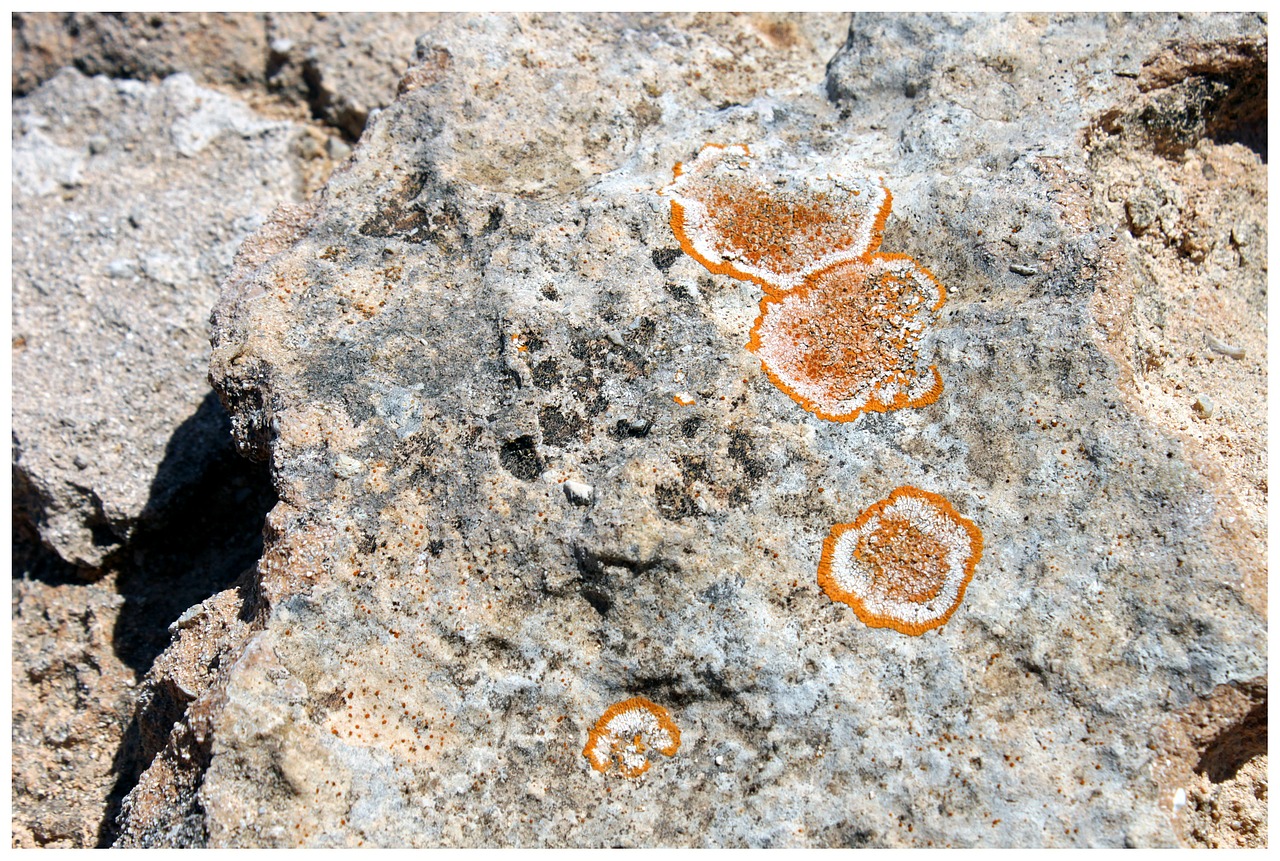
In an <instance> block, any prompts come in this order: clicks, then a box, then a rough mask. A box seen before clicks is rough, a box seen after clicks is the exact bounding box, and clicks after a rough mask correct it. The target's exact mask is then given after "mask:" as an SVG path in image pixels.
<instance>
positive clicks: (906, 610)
mask: <svg viewBox="0 0 1280 861" xmlns="http://www.w3.org/2000/svg"><path fill="white" fill-rule="evenodd" d="M891 499H892V501H891V502H890V503H889V504H888V505H887V506H885V507H884V508H883V509H881V510H880V512H879V513H878V514H876V515H875V516H873V517H870V518H868V519H867V522H866V523H864V524H863V525H862V526H861V527H859V528H854V529H849V530H846V531H845V532H844V533H843V534H842V535H841V536H840V537H839V538H837V539H836V543H835V550H834V552H833V553H832V558H831V578H832V580H833V581H834V582H835V585H836V586H837V587H838V588H839V589H841V590H843V591H844V592H847V593H849V594H851V595H854V596H856V597H857V598H858V600H859V601H860V602H861V603H862V609H863V611H864V612H865V613H866V614H867V615H869V616H873V617H879V618H886V619H894V620H897V621H898V622H901V623H902V624H903V625H904V626H905V627H910V628H927V627H931V626H934V625H936V624H938V623H939V622H940V621H941V620H944V619H946V618H947V616H948V615H949V614H950V613H951V612H952V610H953V609H954V608H955V606H956V604H958V603H959V602H960V598H961V597H962V595H963V591H964V588H965V586H966V585H967V583H968V580H969V574H970V572H971V571H972V565H973V561H974V560H972V557H973V555H974V548H973V542H972V537H971V535H970V533H969V531H968V530H967V529H965V528H964V526H963V525H962V524H961V523H958V522H957V521H956V520H955V519H953V518H952V517H950V516H949V515H948V513H947V512H946V511H944V510H941V509H939V508H938V507H937V506H936V505H935V504H934V503H932V502H931V501H930V500H928V499H926V498H922V497H920V496H915V495H913V494H899V495H897V496H896V498H893V497H891ZM887 519H888V520H906V521H907V522H908V523H910V524H911V525H912V526H914V527H915V528H916V529H918V530H920V531H921V532H923V533H924V534H925V535H927V536H929V537H930V538H932V539H933V540H935V541H937V542H938V543H939V544H941V545H942V546H943V547H945V548H946V560H945V572H946V573H945V579H944V581H943V584H942V588H941V589H940V590H939V592H938V594H937V595H935V596H934V597H933V598H931V599H929V600H927V601H922V602H914V601H902V600H897V599H894V598H892V597H890V596H888V595H885V594H883V593H880V592H879V591H878V590H877V589H876V586H875V575H874V572H872V571H871V570H870V569H869V568H867V566H865V565H863V564H862V563H861V562H859V561H858V558H857V552H856V551H857V549H858V542H859V540H860V539H861V538H863V537H864V536H869V535H871V534H872V533H874V532H875V531H876V530H878V529H879V528H880V526H881V523H882V522H883V521H884V520H887Z"/></svg>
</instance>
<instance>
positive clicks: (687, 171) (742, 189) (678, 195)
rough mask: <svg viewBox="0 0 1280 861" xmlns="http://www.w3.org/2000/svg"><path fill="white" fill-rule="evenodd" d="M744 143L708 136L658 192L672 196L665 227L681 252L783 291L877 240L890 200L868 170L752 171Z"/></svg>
mask: <svg viewBox="0 0 1280 861" xmlns="http://www.w3.org/2000/svg"><path fill="white" fill-rule="evenodd" d="M751 158H752V156H751V151H750V150H749V149H748V148H747V147H745V146H742V145H733V146H721V145H719V144H707V145H706V146H705V147H703V148H702V151H701V152H699V153H698V157H697V158H696V159H694V160H693V162H692V163H691V164H689V165H688V166H687V167H686V166H685V165H683V164H676V166H675V171H674V172H675V180H674V181H673V182H672V183H671V184H670V185H668V186H666V188H664V189H663V190H662V193H663V194H665V195H667V196H669V197H670V198H671V229H672V230H673V231H674V232H675V235H676V239H678V240H679V241H680V245H681V247H682V248H684V250H685V253H686V254H688V255H689V256H690V257H692V258H694V259H695V260H697V261H698V262H699V263H701V264H702V265H703V266H705V267H707V268H708V269H710V270H711V271H712V272H716V273H720V274H724V275H732V276H733V277H735V278H744V279H746V280H748V281H754V282H755V283H757V284H759V285H760V286H761V287H763V288H764V289H765V292H767V293H774V294H780V293H785V292H786V291H788V290H791V289H793V288H795V287H797V286H798V285H799V284H800V283H801V282H802V281H803V280H804V278H805V276H807V275H809V274H811V273H813V272H817V271H820V270H822V269H825V268H827V267H829V266H832V265H834V264H836V263H839V262H841V261H845V260H856V259H858V258H860V257H863V256H865V255H867V254H869V253H871V252H872V251H875V250H876V248H878V247H879V245H880V239H881V234H882V233H883V231H884V223H885V219H886V218H888V217H889V210H890V208H891V207H892V205H893V196H892V195H891V194H890V193H889V189H887V188H885V187H884V185H883V184H882V183H881V182H879V181H877V180H874V179H872V178H870V177H861V176H830V175H827V176H816V175H811V174H804V173H798V172H792V173H790V174H789V175H788V176H787V177H786V178H785V179H777V178H775V176H774V175H772V174H767V175H766V174H762V173H759V172H755V171H752V170H751V169H750V168H751Z"/></svg>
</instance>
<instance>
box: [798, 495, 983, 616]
mask: <svg viewBox="0 0 1280 861" xmlns="http://www.w3.org/2000/svg"><path fill="white" fill-rule="evenodd" d="M981 557H982V532H981V531H979V530H978V527H977V526H975V525H974V524H973V523H972V522H971V521H970V520H968V519H966V518H965V517H962V516H961V515H960V514H959V513H958V512H957V511H956V510H955V509H954V508H952V507H951V503H950V502H948V501H947V500H946V499H945V498H943V497H941V496H939V495H938V494H936V493H930V492H929V491H927V490H920V489H919V488H915V487H899V488H898V489H897V490H895V491H893V493H891V494H889V498H888V499H884V500H881V501H880V502H877V503H875V504H874V505H872V506H871V507H870V508H868V509H867V510H866V511H864V512H862V514H860V515H858V519H857V520H855V521H854V522H853V523H838V524H836V525H835V526H834V527H832V529H831V534H830V535H828V536H827V539H826V540H825V541H823V542H822V559H821V561H820V562H819V563H818V585H820V586H821V587H822V589H823V591H825V592H826V593H827V595H828V596H829V597H830V598H831V600H833V601H839V602H841V603H842V604H848V605H849V606H850V607H852V608H853V611H854V612H855V613H857V614H858V618H859V619H861V620H862V621H863V622H865V623H866V624H867V625H870V626H871V627H872V628H893V629H894V630H895V631H900V632H901V633H903V634H911V635H918V634H923V633H924V632H925V631H928V630H930V629H931V628H937V627H939V626H940V625H942V624H944V623H945V622H946V621H947V620H948V619H950V618H951V614H952V613H954V612H955V611H956V608H957V607H959V606H960V601H961V600H963V598H964V590H965V589H966V588H967V587H968V585H969V581H970V580H972V579H973V571H974V568H976V567H977V565H978V560H979V559H980V558H981Z"/></svg>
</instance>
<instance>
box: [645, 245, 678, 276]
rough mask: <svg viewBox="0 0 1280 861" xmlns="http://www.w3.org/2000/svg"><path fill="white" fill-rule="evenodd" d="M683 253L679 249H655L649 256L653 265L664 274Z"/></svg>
mask: <svg viewBox="0 0 1280 861" xmlns="http://www.w3.org/2000/svg"><path fill="white" fill-rule="evenodd" d="M683 253H684V252H683V251H681V250H680V249H679V248H655V249H653V253H652V254H651V255H650V256H651V257H652V258H653V265H654V266H657V267H658V268H659V269H661V270H662V271H663V272H666V271H667V270H668V269H670V268H671V267H672V265H673V264H674V263H675V262H676V261H677V260H679V259H680V255H681V254H683Z"/></svg>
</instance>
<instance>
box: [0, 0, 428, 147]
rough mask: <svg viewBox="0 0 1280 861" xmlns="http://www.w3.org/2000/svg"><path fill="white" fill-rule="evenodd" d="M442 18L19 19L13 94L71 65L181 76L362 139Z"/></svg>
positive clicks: (146, 15)
mask: <svg viewBox="0 0 1280 861" xmlns="http://www.w3.org/2000/svg"><path fill="white" fill-rule="evenodd" d="M438 17H439V16H438V14H433V13H424V12H401V13H368V12H348V13H337V14H335V13H324V12H316V13H311V12H307V13H302V12H225V13H217V12H212V13H211V12H202V13H194V14H193V13H182V12H179V13H174V12H122V13H103V12H65V13H64V12H18V13H15V14H14V16H13V40H14V68H13V87H14V91H15V92H17V93H20V94H23V95H25V94H27V93H29V92H31V91H32V90H34V89H35V88H36V87H37V86H38V85H39V84H40V83H42V82H43V81H45V80H47V79H48V78H50V77H52V76H53V75H54V74H56V73H57V71H58V70H59V69H62V68H64V67H66V66H74V67H75V68H77V69H79V70H80V71H82V72H85V73H86V74H89V75H106V76H107V77H111V78H129V79H134V80H142V81H147V80H160V79H162V78H167V77H169V76H170V75H173V74H176V73H179V72H183V73H186V74H189V75H191V76H192V77H193V78H195V79H196V80H197V81H199V82H200V83H202V84H205V85H208V86H221V87H227V88H232V89H234V90H236V91H237V92H238V93H240V94H241V96H242V97H243V98H248V99H251V100H254V101H258V102H266V101H267V100H268V98H270V99H274V100H276V101H277V102H282V103H283V104H285V105H292V106H296V107H300V108H303V109H305V111H306V112H307V114H309V115H310V116H312V117H314V118H316V119H318V120H321V121H323V122H325V123H327V124H328V125H330V126H333V127H334V128H336V129H339V130H341V132H342V134H343V135H345V136H346V137H347V138H348V139H350V140H355V139H356V138H357V137H359V136H360V132H361V131H362V130H363V129H364V123H365V121H366V120H367V119H368V115H369V111H371V110H373V109H374V108H380V107H384V106H386V105H387V104H389V103H390V102H391V100H392V99H393V98H394V97H395V92H396V82H397V81H399V79H400V76H401V74H403V72H404V70H405V69H406V68H407V67H408V64H409V59H410V57H411V56H412V54H413V40H414V39H415V38H416V37H417V36H418V35H420V34H421V33H423V32H425V31H426V30H428V29H430V28H431V27H432V26H434V24H435V22H436V20H437V19H438ZM261 106H262V107H268V105H266V104H263V105H261ZM298 118H301V117H298Z"/></svg>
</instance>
